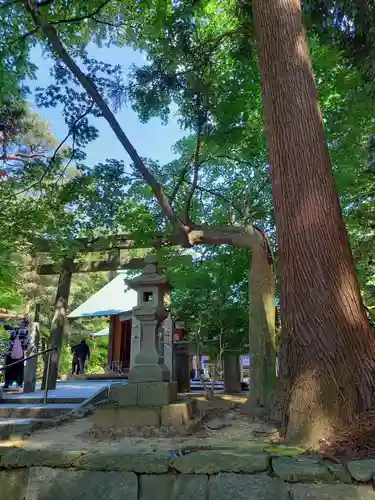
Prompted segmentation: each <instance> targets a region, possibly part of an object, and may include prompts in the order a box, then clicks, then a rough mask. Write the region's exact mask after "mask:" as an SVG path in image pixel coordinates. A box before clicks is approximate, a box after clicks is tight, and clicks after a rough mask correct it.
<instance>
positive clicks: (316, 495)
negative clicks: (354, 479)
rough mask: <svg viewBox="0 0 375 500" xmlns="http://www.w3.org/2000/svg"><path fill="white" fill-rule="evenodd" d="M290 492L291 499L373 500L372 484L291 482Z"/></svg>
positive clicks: (374, 495)
mask: <svg viewBox="0 0 375 500" xmlns="http://www.w3.org/2000/svg"><path fill="white" fill-rule="evenodd" d="M290 494H291V498H292V499H293V500H344V499H345V500H375V492H374V490H373V488H372V485H368V486H359V487H358V486H354V485H348V484H332V485H329V484H293V485H292V487H291V491H290Z"/></svg>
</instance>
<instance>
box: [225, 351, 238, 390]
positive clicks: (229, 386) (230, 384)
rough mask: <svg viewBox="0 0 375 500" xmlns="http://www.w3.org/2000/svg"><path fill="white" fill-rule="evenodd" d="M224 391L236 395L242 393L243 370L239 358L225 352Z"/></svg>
mask: <svg viewBox="0 0 375 500" xmlns="http://www.w3.org/2000/svg"><path fill="white" fill-rule="evenodd" d="M223 362H224V389H225V392H229V393H230V394H235V393H239V392H241V370H240V359H239V356H238V355H237V354H235V353H232V352H224V354H223Z"/></svg>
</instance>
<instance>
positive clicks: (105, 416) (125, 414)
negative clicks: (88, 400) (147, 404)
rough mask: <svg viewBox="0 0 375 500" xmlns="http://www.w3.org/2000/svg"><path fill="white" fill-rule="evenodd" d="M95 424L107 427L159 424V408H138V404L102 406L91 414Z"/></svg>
mask: <svg viewBox="0 0 375 500" xmlns="http://www.w3.org/2000/svg"><path fill="white" fill-rule="evenodd" d="M91 418H92V421H93V422H94V424H95V425H97V426H98V427H102V428H104V429H105V428H108V427H144V426H145V425H160V408H140V407H138V406H128V407H119V406H117V407H115V406H114V405H108V406H103V407H102V408H98V410H97V411H96V412H95V413H94V414H93V415H92V417H91Z"/></svg>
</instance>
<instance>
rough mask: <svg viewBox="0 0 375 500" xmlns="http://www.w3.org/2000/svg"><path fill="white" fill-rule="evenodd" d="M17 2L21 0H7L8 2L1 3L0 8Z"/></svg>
mask: <svg viewBox="0 0 375 500" xmlns="http://www.w3.org/2000/svg"><path fill="white" fill-rule="evenodd" d="M19 2H21V0H9V2H4V3H1V5H0V9H5V8H6V7H10V6H11V5H14V4H16V3H19Z"/></svg>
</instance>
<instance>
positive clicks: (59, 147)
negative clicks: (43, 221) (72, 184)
mask: <svg viewBox="0 0 375 500" xmlns="http://www.w3.org/2000/svg"><path fill="white" fill-rule="evenodd" d="M93 107H94V103H93V102H92V103H91V104H90V106H89V107H88V108H87V110H86V111H85V112H84V113H83V114H82V115H80V116H79V117H78V118H76V120H75V121H74V123H73V125H72V126H71V127H70V128H69V131H68V133H67V134H66V136H65V137H64V139H63V140H62V141H61V142H60V144H59V145H58V146H57V148H56V149H55V151H54V153H53V155H52V157H51V159H50V161H49V162H48V165H47V167H46V168H45V170H44V172H43V174H42V176H41V178H40V179H39V180H37V181H36V182H33V183H32V184H30V185H29V186H28V187H26V188H24V189H22V190H21V191H18V192H17V193H16V196H17V195H19V194H23V193H26V192H27V191H29V190H30V189H32V188H33V187H35V186H37V185H40V184H41V183H42V182H43V180H44V179H45V177H46V175H47V174H48V172H49V171H50V170H51V168H52V166H53V164H54V162H55V160H56V157H57V154H58V152H59V151H60V149H61V148H62V147H63V145H64V144H65V143H66V141H67V140H68V139H69V137H70V134H71V133H72V132H73V133H74V130H75V128H76V126H77V125H78V123H79V122H80V121H81V120H82V119H83V118H85V117H86V116H87V115H88V114H89V113H90V111H91V110H92V108H93Z"/></svg>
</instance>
